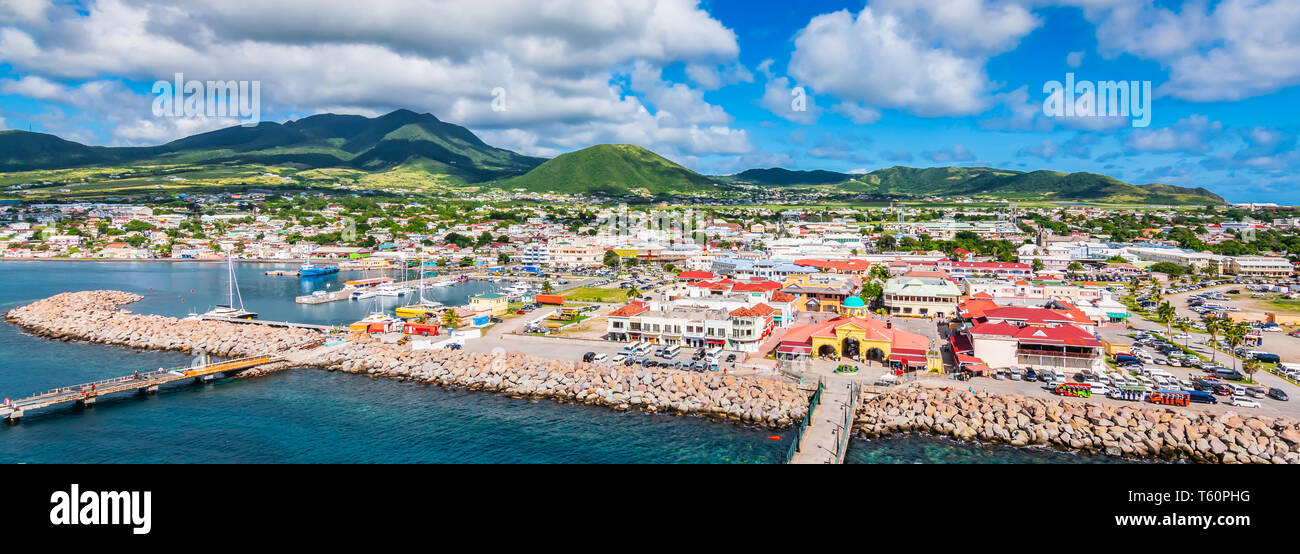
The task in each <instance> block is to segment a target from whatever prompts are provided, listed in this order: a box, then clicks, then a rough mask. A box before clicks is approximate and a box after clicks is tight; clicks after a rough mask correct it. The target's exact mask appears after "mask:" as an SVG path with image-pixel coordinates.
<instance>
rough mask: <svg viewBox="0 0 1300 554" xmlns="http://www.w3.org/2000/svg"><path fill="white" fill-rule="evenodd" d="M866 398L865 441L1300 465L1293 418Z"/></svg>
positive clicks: (925, 394) (954, 395) (860, 420)
mask: <svg viewBox="0 0 1300 554" xmlns="http://www.w3.org/2000/svg"><path fill="white" fill-rule="evenodd" d="M865 396H867V398H865V399H864V401H863V402H862V403H861V407H860V408H859V409H858V411H857V414H856V418H855V425H854V431H855V432H856V433H857V434H858V435H859V436H863V437H866V438H880V437H887V436H892V435H896V434H903V433H924V434H931V435H939V436H947V437H951V438H953V439H957V440H962V441H976V440H978V441H981V442H990V443H1002V444H1009V445H1011V446H1045V447H1053V448H1058V449H1065V450H1074V451H1080V452H1094V453H1105V454H1109V455H1112V456H1122V457H1130V458H1142V459H1154V460H1170V461H1173V460H1189V461H1193V462H1200V463H1278V464H1283V463H1291V464H1294V463H1300V422H1297V421H1296V420H1294V419H1290V418H1277V419H1273V418H1264V417H1255V416H1249V415H1238V414H1233V413H1230V412H1229V413H1211V412H1207V411H1203V410H1196V409H1194V408H1181V409H1180V408H1167V407H1155V406H1153V405H1150V404H1136V403H1135V404H1133V405H1131V406H1113V405H1104V404H1098V403H1094V402H1087V401H1064V400H1058V399H1043V398H1031V397H1027V396H1020V395H992V394H984V393H972V392H969V391H964V390H961V391H959V390H942V389H934V388H925V387H919V386H914V387H909V388H906V389H901V390H894V391H889V392H884V393H879V394H874V393H873V394H867V395H865Z"/></svg>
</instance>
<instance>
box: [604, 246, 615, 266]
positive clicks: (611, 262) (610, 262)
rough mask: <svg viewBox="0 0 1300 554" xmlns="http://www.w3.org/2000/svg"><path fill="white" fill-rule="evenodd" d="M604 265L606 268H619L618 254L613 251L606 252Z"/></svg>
mask: <svg viewBox="0 0 1300 554" xmlns="http://www.w3.org/2000/svg"><path fill="white" fill-rule="evenodd" d="M602 263H604V264H605V267H618V253H616V252H614V251H613V250H606V251H605V259H604V260H603V262H602Z"/></svg>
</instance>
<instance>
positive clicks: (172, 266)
mask: <svg viewBox="0 0 1300 554" xmlns="http://www.w3.org/2000/svg"><path fill="white" fill-rule="evenodd" d="M293 267H294V266H293V265H291V264H236V271H237V276H238V280H239V283H240V290H241V292H242V294H243V299H244V303H245V305H246V306H247V307H248V308H249V309H251V310H255V311H257V312H259V313H260V314H261V317H262V318H263V319H277V320H293V321H301V322H310V323H324V324H338V323H349V322H351V321H355V320H357V319H359V318H361V317H364V316H365V315H366V314H367V313H369V312H370V311H371V309H372V308H373V304H372V300H370V299H367V300H365V301H340V302H333V303H329V304H323V305H314V306H308V305H299V304H296V303H294V301H293V297H294V296H298V295H302V294H309V293H311V292H312V291H313V290H322V289H325V288H326V287H329V288H331V289H333V288H338V287H340V286H342V281H344V280H346V279H350V278H356V277H359V276H360V274H359V273H350V274H349V273H345V274H342V276H339V275H334V276H327V277H321V278H315V279H312V280H300V279H298V278H296V277H272V276H266V275H264V274H263V273H264V272H265V271H267V270H269V269H292V268H293ZM371 276H378V275H371ZM493 286H496V285H494V284H492V283H469V284H464V285H456V286H451V287H445V288H439V289H430V290H429V291H426V297H432V298H436V299H437V300H439V301H442V302H444V303H446V304H448V305H458V304H462V303H465V302H466V299H467V298H468V297H469V296H470V295H472V294H476V293H478V292H482V291H484V290H488V289H490V288H492V287H493ZM105 288H107V289H117V290H125V291H130V292H135V293H138V294H141V295H144V296H145V299H144V300H143V301H141V302H138V303H136V304H133V305H132V306H130V308H129V309H131V310H134V311H136V312H140V313H158V314H165V315H172V316H183V315H185V314H186V313H188V312H191V311H206V310H208V309H210V308H211V307H212V305H214V304H217V303H225V296H226V267H225V265H224V264H221V263H130V262H103V263H91V262H78V263H71V262H0V311H7V310H9V309H11V308H13V307H16V306H19V305H22V304H26V303H28V302H32V301H34V300H39V299H41V298H45V297H47V296H50V295H53V294H57V293H59V292H66V291H76V290H86V289H105ZM191 291H192V292H191ZM182 299H184V302H182V301H181V300H182ZM381 302H384V303H385V304H384V305H385V306H386V307H391V306H393V305H400V304H402V303H405V302H409V300H406V299H381ZM188 362H189V358H188V357H187V356H186V355H183V354H179V353H161V352H139V351H134V350H131V349H127V348H120V347H111V346H101V345H91V344H78V343H65V342H54V341H48V340H45V339H40V338H36V337H33V336H29V335H26V334H23V333H22V332H20V331H19V330H18V329H17V328H15V327H13V326H12V325H8V324H2V325H0V396H6V397H15V396H25V395H27V394H31V393H35V392H40V391H43V390H45V389H48V388H51V387H55V386H62V385H71V384H75V383H81V382H86V381H92V380H95V379H100V378H105V377H112V376H117V375H125V374H128V373H131V372H132V371H135V370H143V369H151V368H158V367H171V366H176V365H184V364H188ZM789 434H790V433H789V432H785V433H780V434H779V435H780V436H781V440H771V439H770V438H768V437H769V436H770V435H773V433H772V432H771V431H770V430H767V429H759V428H752V427H744V426H739V425H734V424H723V423H717V422H713V421H709V420H705V419H701V418H690V417H677V416H668V415H649V414H643V413H639V412H626V413H618V412H613V411H610V410H606V409H604V408H592V407H585V406H574V405H562V404H558V403H554V402H550V401H526V400H516V399H511V398H506V397H503V396H498V395H493V394H490V393H482V392H469V391H456V390H443V389H441V388H438V387H430V386H426V385H417V384H411V383H402V382H397V381H390V380H382V379H379V380H374V379H370V378H367V377H363V376H358V375H344V374H338V373H328V372H324V371H316V370H297V371H290V372H281V373H278V374H274V375H270V376H267V377H260V378H254V379H226V380H221V381H216V382H212V383H207V384H203V385H190V384H176V385H174V386H172V387H170V388H165V389H164V390H163V391H162V392H161V393H160V394H158V395H154V396H118V397H109V398H105V399H101V400H100V401H99V403H98V405H96V406H95V407H94V408H89V409H84V410H83V409H78V408H72V407H63V408H51V409H46V410H42V411H39V412H29V414H28V415H27V416H26V417H25V418H24V419H23V421H22V422H21V423H18V424H0V463H12V462H30V463H50V462H73V463H101V462H140V463H208V462H211V463H264V462H313V463H314V462H321V463H329V462H359V463H368V462H381V463H398V462H482V463H494V462H521V463H530V462H533V463H550V462H557V463H558V462H565V463H574V462H592V463H667V462H675V463H774V462H779V461H780V460H781V459H782V457H783V455H784V453H785V450H786V449H787V448H788V446H789V443H788V442H787V439H788V437H789ZM850 461H855V462H867V463H872V462H886V463H912V462H947V463H961V462H1001V461H1008V462H1022V463H1023V462H1069V461H1090V460H1089V459H1087V458H1080V457H1073V456H1070V455H1062V454H1053V453H1042V452H1031V451H1022V450H1016V449H1010V448H996V447H981V446H978V445H962V444H958V443H951V442H947V441H940V440H936V439H930V438H923V437H909V438H903V439H893V440H890V441H875V442H868V441H855V442H854V444H853V447H852V449H851V450H850Z"/></svg>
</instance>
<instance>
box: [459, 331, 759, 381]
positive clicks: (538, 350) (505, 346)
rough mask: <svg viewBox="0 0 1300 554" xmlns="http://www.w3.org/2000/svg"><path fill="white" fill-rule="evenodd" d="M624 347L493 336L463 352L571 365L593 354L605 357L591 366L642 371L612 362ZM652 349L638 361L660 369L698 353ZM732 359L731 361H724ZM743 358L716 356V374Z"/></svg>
mask: <svg viewBox="0 0 1300 554" xmlns="http://www.w3.org/2000/svg"><path fill="white" fill-rule="evenodd" d="M626 346H627V343H623V342H608V341H595V340H573V339H563V338H554V337H544V336H528V335H497V336H494V337H485V338H482V339H474V340H470V341H466V343H465V349H466V350H469V351H470V352H480V353H485V354H486V353H492V352H504V351H519V352H523V353H525V354H528V355H531V356H538V357H542V358H552V359H557V360H572V361H581V360H582V357H583V355H584V354H586V353H588V352H594V353H597V354H605V356H606V359H605V360H604V361H601V362H595V363H597V364H598V365H600V364H603V365H609V366H613V365H615V364H616V363H617V364H619V365H630V366H636V367H644V366H643V365H642V364H639V363H634V364H623V363H622V362H614V361H613V359H614V358H615V356H616V355H617V354H618V353H619V352H620V351H621V350H623V348H624V347H626ZM656 348H658V346H654V345H652V346H651V348H650V351H649V352H648V353H646V354H644V355H642V356H641V357H642V358H645V361H650V360H653V361H654V362H655V366H656V367H662V366H661V365H660V364H661V363H663V362H668V363H670V364H673V363H677V362H683V363H685V362H690V361H692V358H693V357H694V356H695V354H696V352H699V351H700V350H701V349H699V348H685V347H683V348H682V349H681V352H679V353H678V354H677V356H675V357H673V358H663V357H661V356H656V355H655V349H656ZM497 349H501V350H497ZM732 356H734V357H735V358H734V359H733V360H731V361H728V359H729V358H731V357H732ZM744 358H745V354H744V353H743V352H732V351H726V350H724V351H723V352H722V355H721V356H720V360H719V363H718V370H719V371H721V370H722V369H726V370H727V371H728V372H731V371H735V370H736V369H737V367H738V366H739V364H740V362H742V361H743V360H744ZM670 369H671V368H670Z"/></svg>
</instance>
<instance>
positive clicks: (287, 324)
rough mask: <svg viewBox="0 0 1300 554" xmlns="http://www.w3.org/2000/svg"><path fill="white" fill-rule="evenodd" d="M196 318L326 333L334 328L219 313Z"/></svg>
mask: <svg viewBox="0 0 1300 554" xmlns="http://www.w3.org/2000/svg"><path fill="white" fill-rule="evenodd" d="M198 318H199V319H200V320H202V321H224V322H226V323H239V324H242V325H264V326H266V327H282V328H285V329H311V330H314V331H320V332H322V333H328V332H330V331H333V330H334V328H333V327H330V326H329V325H315V324H312V323H295V322H293V321H268V320H264V319H241V318H237V317H223V316H219V315H200V316H198Z"/></svg>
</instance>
